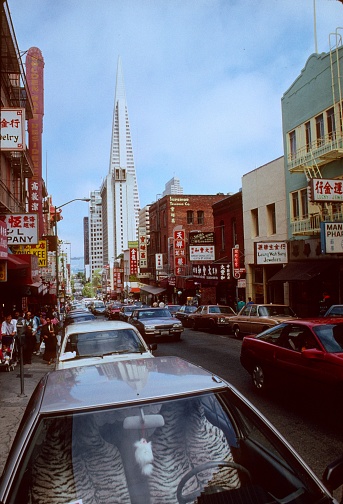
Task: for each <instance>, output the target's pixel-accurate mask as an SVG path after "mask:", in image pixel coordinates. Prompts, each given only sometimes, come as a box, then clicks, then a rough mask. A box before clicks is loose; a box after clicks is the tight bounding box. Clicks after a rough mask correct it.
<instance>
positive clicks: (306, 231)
mask: <svg viewBox="0 0 343 504" xmlns="http://www.w3.org/2000/svg"><path fill="white" fill-rule="evenodd" d="M323 221H330V222H331V221H333V222H343V212H342V211H340V212H335V213H331V214H325V215H321V214H319V213H315V214H311V215H309V216H308V217H306V218H304V219H298V220H296V221H293V222H291V231H292V234H293V235H295V236H296V235H302V236H319V235H320V224H321V222H323Z"/></svg>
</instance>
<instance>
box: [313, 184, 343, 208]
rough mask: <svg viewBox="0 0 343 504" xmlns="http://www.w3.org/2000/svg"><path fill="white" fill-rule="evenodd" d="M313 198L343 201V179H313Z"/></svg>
mask: <svg viewBox="0 0 343 504" xmlns="http://www.w3.org/2000/svg"><path fill="white" fill-rule="evenodd" d="M310 192H311V200H312V201H313V202H314V203H315V202H321V201H326V202H327V201H337V202H342V201H343V180H338V179H337V180H336V179H311V186H310Z"/></svg>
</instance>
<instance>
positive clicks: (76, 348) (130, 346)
mask: <svg viewBox="0 0 343 504" xmlns="http://www.w3.org/2000/svg"><path fill="white" fill-rule="evenodd" d="M142 348H143V350H145V349H144V347H142V342H141V341H140V339H139V338H138V336H137V334H136V332H135V331H134V330H133V329H119V330H108V331H93V332H85V333H73V334H70V335H69V336H68V339H67V341H66V342H65V348H64V352H76V356H78V357H85V356H101V355H104V354H108V353H112V352H113V353H114V352H120V353H122V352H140V351H141V350H142Z"/></svg>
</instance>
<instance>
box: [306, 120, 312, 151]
mask: <svg viewBox="0 0 343 504" xmlns="http://www.w3.org/2000/svg"><path fill="white" fill-rule="evenodd" d="M305 136H306V152H309V151H310V150H311V144H312V137H311V123H310V121H309V122H307V123H305Z"/></svg>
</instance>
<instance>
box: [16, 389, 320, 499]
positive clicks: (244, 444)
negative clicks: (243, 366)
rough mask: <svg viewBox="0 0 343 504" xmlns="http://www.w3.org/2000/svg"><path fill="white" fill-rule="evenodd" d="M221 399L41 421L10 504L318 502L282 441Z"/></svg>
mask: <svg viewBox="0 0 343 504" xmlns="http://www.w3.org/2000/svg"><path fill="white" fill-rule="evenodd" d="M225 396H226V393H222V394H218V395H214V394H206V395H201V396H197V397H186V398H182V399H174V400H171V399H169V400H166V401H163V402H153V401H150V402H146V403H143V404H138V405H131V406H126V407H119V408H113V407H107V408H106V409H105V408H103V409H102V410H100V409H99V410H96V411H91V412H87V413H74V414H70V415H68V416H67V415H58V416H56V415H55V416H49V417H41V419H40V421H39V423H38V424H37V426H36V430H35V432H34V433H33V437H32V438H31V441H30V443H29V447H28V448H27V450H26V453H25V456H24V459H23V461H22V463H21V467H20V469H19V474H18V475H17V477H16V478H15V482H14V489H13V490H12V495H11V496H10V499H9V502H10V503H11V504H28V503H31V502H32V503H44V504H52V503H72V502H77V503H93V502H94V503H95V502H109V503H111V504H113V503H114V504H130V503H141V504H146V503H151V504H162V503H168V504H169V503H170V504H179V503H184V504H186V503H187V502H191V503H195V502H196V503H197V504H198V503H199V504H210V503H211V504H219V503H229V502H230V503H231V502H232V503H233V502H235V503H238V502H242V503H243V502H244V503H246V502H253V503H254V504H258V503H266V502H268V503H270V504H273V503H274V504H276V503H280V502H289V503H297V504H307V503H309V502H311V503H312V504H314V503H315V502H319V499H320V498H321V499H322V498H323V495H322V494H321V493H320V492H319V489H318V486H317V485H316V484H315V483H314V482H313V480H312V479H311V478H310V476H309V475H306V472H305V471H304V470H303V467H302V466H301V465H300V464H299V462H297V460H296V459H295V458H294V457H293V455H292V454H291V453H290V452H289V451H288V450H287V449H286V448H285V447H284V445H283V444H282V443H281V441H280V440H279V439H278V438H277V437H276V436H274V435H273V434H272V432H271V431H270V429H269V428H268V427H267V426H266V425H265V424H263V425H264V428H263V426H261V425H260V423H261V420H260V419H257V418H256V419H251V418H250V414H249V411H250V412H251V410H249V411H248V412H244V411H242V410H240V409H239V407H236V406H234V405H233V404H232V403H231V404H230V400H228V397H225ZM264 429H265V430H266V432H264ZM283 450H285V453H283ZM213 489H216V492H215V493H213ZM320 502H321V503H322V504H323V503H324V502H329V501H328V500H320Z"/></svg>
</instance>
